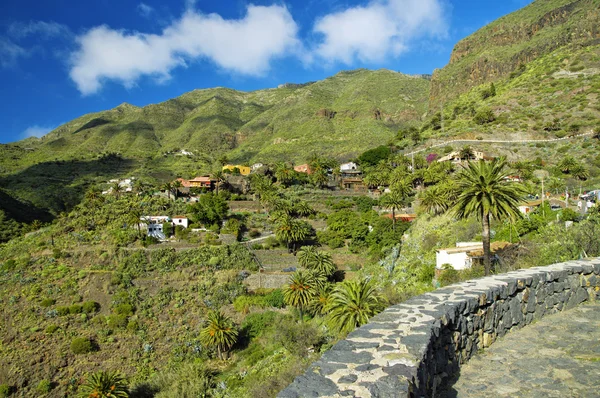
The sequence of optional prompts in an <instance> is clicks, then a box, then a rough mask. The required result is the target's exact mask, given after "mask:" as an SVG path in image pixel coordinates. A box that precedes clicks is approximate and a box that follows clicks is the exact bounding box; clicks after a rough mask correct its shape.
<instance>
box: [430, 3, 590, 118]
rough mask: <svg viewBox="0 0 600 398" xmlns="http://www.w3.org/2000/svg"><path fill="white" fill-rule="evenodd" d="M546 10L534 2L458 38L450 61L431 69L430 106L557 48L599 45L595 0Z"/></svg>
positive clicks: (515, 68) (495, 78) (503, 74)
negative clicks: (442, 66) (433, 69)
mask: <svg viewBox="0 0 600 398" xmlns="http://www.w3.org/2000/svg"><path fill="white" fill-rule="evenodd" d="M563 3H564V2H563ZM546 8H547V4H544V2H542V1H537V2H534V3H532V4H531V5H529V6H527V7H525V8H523V9H522V10H519V11H517V12H515V13H513V14H511V15H509V16H506V17H504V18H501V19H499V20H498V21H496V22H494V23H492V24H490V25H488V26H486V27H484V28H482V29H480V30H479V31H477V32H475V33H474V34H473V35H471V36H469V37H467V38H465V39H463V40H461V41H460V42H458V43H457V44H456V46H455V47H454V50H453V51H452V55H451V57H450V63H449V64H448V65H447V66H446V67H444V68H443V69H439V70H436V71H434V73H433V77H432V80H431V92H430V97H429V99H430V108H431V107H435V106H437V105H438V104H439V103H440V101H448V100H450V99H452V98H454V97H456V96H458V95H460V94H461V93H464V92H466V91H468V90H469V89H470V88H472V87H474V86H477V85H480V84H483V83H486V82H490V81H495V80H497V79H498V78H501V77H505V76H508V75H509V74H510V73H511V72H513V71H515V70H517V69H518V68H519V67H520V66H521V65H524V64H527V63H528V62H531V61H532V60H535V59H537V58H538V57H540V56H543V55H545V54H548V53H550V52H551V51H553V50H555V49H557V48H559V47H562V46H565V45H570V44H574V45H590V44H595V43H600V24H598V21H599V20H600V9H599V7H598V3H597V1H595V0H577V1H572V2H568V3H567V4H563V5H562V6H559V7H557V8H554V9H551V10H549V11H548V10H546Z"/></svg>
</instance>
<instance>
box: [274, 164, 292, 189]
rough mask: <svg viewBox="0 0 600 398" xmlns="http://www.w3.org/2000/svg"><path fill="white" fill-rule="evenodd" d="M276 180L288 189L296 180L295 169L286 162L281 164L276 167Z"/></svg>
mask: <svg viewBox="0 0 600 398" xmlns="http://www.w3.org/2000/svg"><path fill="white" fill-rule="evenodd" d="M275 178H277V182H278V183H280V184H281V185H283V186H284V187H287V186H288V185H290V184H291V183H292V181H293V180H294V169H293V168H292V167H291V166H290V165H289V164H287V163H285V162H280V163H277V164H276V165H275Z"/></svg>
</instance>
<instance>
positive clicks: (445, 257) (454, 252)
mask: <svg viewBox="0 0 600 398" xmlns="http://www.w3.org/2000/svg"><path fill="white" fill-rule="evenodd" d="M509 246H512V245H511V244H510V243H508V242H492V243H491V244H490V251H491V253H492V254H495V253H497V252H499V251H502V250H504V249H506V248H508V247H509ZM482 263H483V242H456V247H449V248H445V249H438V250H436V253H435V270H436V276H437V275H439V273H440V272H441V271H442V270H443V269H444V265H446V264H448V265H450V266H451V267H452V268H453V269H455V270H457V271H461V270H465V269H469V268H471V267H472V266H473V265H478V264H482Z"/></svg>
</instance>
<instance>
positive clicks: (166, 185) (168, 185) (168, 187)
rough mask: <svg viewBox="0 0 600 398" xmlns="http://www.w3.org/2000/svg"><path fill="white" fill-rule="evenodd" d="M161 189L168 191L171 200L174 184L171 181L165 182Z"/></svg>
mask: <svg viewBox="0 0 600 398" xmlns="http://www.w3.org/2000/svg"><path fill="white" fill-rule="evenodd" d="M161 189H162V190H163V191H167V198H168V199H169V200H171V191H173V184H171V183H170V182H165V183H164V184H163V185H162V187H161Z"/></svg>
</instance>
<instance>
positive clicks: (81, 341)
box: [71, 337, 96, 355]
mask: <svg viewBox="0 0 600 398" xmlns="http://www.w3.org/2000/svg"><path fill="white" fill-rule="evenodd" d="M71 351H73V353H74V354H77V355H79V354H87V353H90V352H93V351H96V347H95V344H94V343H93V342H92V340H90V339H89V338H87V337H76V338H74V339H73V341H71Z"/></svg>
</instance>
